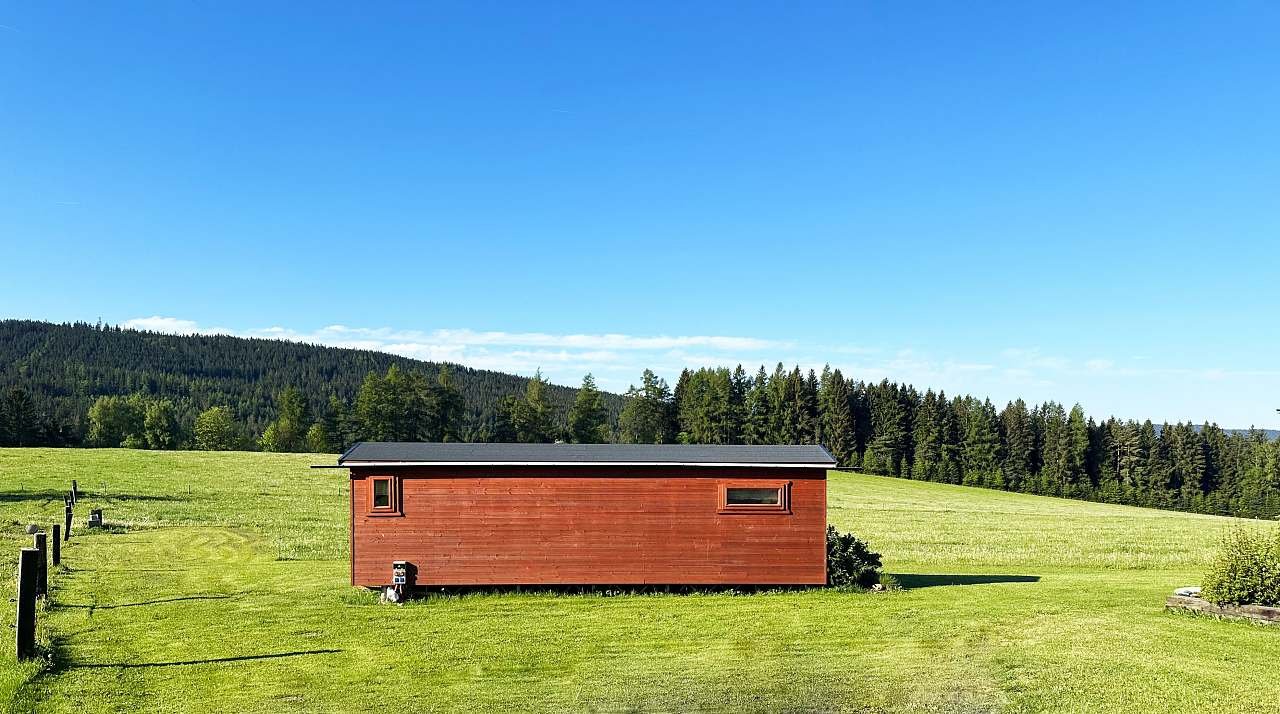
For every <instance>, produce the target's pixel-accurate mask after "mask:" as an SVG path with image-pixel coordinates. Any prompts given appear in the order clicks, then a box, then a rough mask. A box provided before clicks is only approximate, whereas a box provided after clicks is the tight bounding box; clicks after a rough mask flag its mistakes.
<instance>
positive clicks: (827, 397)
mask: <svg viewBox="0 0 1280 714" xmlns="http://www.w3.org/2000/svg"><path fill="white" fill-rule="evenodd" d="M818 409H819V412H820V414H821V419H820V422H819V435H820V437H821V443H822V445H823V446H825V447H826V449H827V451H829V452H831V455H832V456H833V457H835V459H836V463H838V464H839V465H841V466H851V465H853V456H854V445H855V441H854V430H853V413H852V411H851V410H850V394H849V383H848V382H846V381H845V378H844V376H843V375H841V374H840V370H839V369H836V370H831V369H830V368H824V369H823V370H822V381H821V383H820V384H819V387H818Z"/></svg>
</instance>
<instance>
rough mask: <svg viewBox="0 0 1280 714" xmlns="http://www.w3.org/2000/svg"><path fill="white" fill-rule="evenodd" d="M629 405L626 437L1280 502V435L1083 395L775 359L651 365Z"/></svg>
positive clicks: (1029, 483)
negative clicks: (764, 363)
mask: <svg viewBox="0 0 1280 714" xmlns="http://www.w3.org/2000/svg"><path fill="white" fill-rule="evenodd" d="M628 396H629V397H630V398H629V399H628V401H627V403H626V404H625V405H624V407H623V411H622V420H621V424H620V435H621V436H622V437H623V438H624V440H630V441H646V442H647V441H679V442H686V443H709V444H735V443H741V444H822V445H823V446H825V447H826V448H827V449H828V450H829V451H830V452H831V453H832V455H833V456H835V457H836V459H837V460H838V461H839V463H840V464H841V465H842V466H847V467H852V468H859V469H861V470H864V471H868V472H871V473H877V474H886V475H892V476H901V477H905V478H912V479H919V480H923V481H937V482H942V483H954V484H963V485H967V486H985V487H988V488H998V489H1004V490H1009V491H1019V492H1023V493H1035V494H1042V495H1052V496H1063V497H1067V498H1080V499H1088V500H1097V501H1106V502H1111V503H1125V504H1132V505H1139V506H1152V507H1157V508H1171V509H1178V510H1186V511H1194V512H1200V513H1216V514H1224V515H1228V514H1229V515H1239V516H1246V517H1261V518H1275V517H1277V516H1280V441H1277V440H1273V439H1271V438H1269V437H1268V435H1267V434H1266V433H1265V432H1263V431H1260V430H1250V431H1249V432H1245V433H1239V432H1228V431H1225V430H1223V429H1222V428H1220V427H1218V426H1217V425H1215V424H1207V425H1205V426H1203V427H1197V426H1195V425H1192V424H1190V423H1188V424H1173V425H1169V424H1162V425H1155V424H1152V423H1151V422H1150V421H1146V422H1143V423H1138V422H1135V421H1120V420H1117V419H1114V418H1110V419H1107V420H1105V421H1101V422H1099V421H1096V420H1095V419H1093V418H1092V417H1088V416H1086V415H1085V413H1084V410H1083V409H1082V408H1081V407H1080V406H1079V405H1076V406H1074V407H1072V408H1071V409H1070V410H1068V409H1066V408H1065V407H1064V406H1063V405H1061V404H1057V403H1055V402H1047V403H1044V404H1039V405H1035V406H1028V405H1027V404H1026V403H1025V402H1024V401H1022V400H1021V399H1018V400H1015V401H1013V402H1010V403H1008V404H1006V405H1005V406H1004V407H1003V408H997V407H996V406H995V405H993V404H992V403H991V401H990V400H979V399H976V398H974V397H971V396H967V395H966V396H957V397H951V398H948V397H947V396H946V394H944V393H942V392H936V393H935V392H934V391H933V390H926V391H925V392H924V393H923V394H921V393H920V392H919V391H918V390H917V389H916V388H915V387H913V386H911V385H905V384H896V383H893V382H889V381H882V382H879V383H867V382H861V381H857V380H852V379H847V378H845V377H844V376H843V375H842V374H841V373H840V371H839V370H830V369H825V370H823V372H822V374H820V375H819V374H815V373H814V372H813V371H812V370H810V371H809V372H808V373H802V372H801V371H800V369H799V368H794V369H792V370H790V371H787V370H785V369H784V368H783V366H782V365H781V364H779V365H778V366H777V368H776V369H775V370H774V371H773V373H772V374H769V373H766V371H765V370H764V369H763V368H761V369H760V370H759V371H758V372H756V374H755V375H754V376H749V375H748V374H747V373H746V372H745V371H744V370H743V369H742V367H741V366H739V367H738V368H737V369H735V370H732V371H730V370H728V369H724V368H719V369H699V370H696V371H690V370H685V371H684V372H683V373H682V374H681V375H680V379H679V381H678V382H677V383H676V386H675V389H674V390H670V391H669V392H668V390H667V389H666V385H665V384H664V383H663V382H662V380H659V379H656V378H655V377H653V376H652V374H651V373H649V372H646V373H645V379H644V382H643V384H642V386H641V387H640V388H638V389H633V390H632V392H631V393H630V394H629V395H628Z"/></svg>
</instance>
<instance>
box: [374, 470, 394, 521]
mask: <svg viewBox="0 0 1280 714" xmlns="http://www.w3.org/2000/svg"><path fill="white" fill-rule="evenodd" d="M397 486H398V484H397V483H396V478H395V477H394V476H374V477H373V478H372V479H370V484H369V513H370V515H375V516H386V515H392V516H398V515H400V494H399V493H398V490H399V489H398V488H397Z"/></svg>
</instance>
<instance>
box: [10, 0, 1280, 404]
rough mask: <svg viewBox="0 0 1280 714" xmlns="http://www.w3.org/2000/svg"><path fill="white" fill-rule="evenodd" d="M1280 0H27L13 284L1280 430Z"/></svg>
mask: <svg viewBox="0 0 1280 714" xmlns="http://www.w3.org/2000/svg"><path fill="white" fill-rule="evenodd" d="M1277 20H1280V8H1278V7H1275V6H1270V5H1265V4H1259V5H1240V6H1233V7H1215V8H1212V9H1205V8H1204V7H1203V6H1195V5H1191V4H1185V5H1177V4H1174V5H1162V6H1159V7H1137V8H1134V7H1125V8H1116V7H1114V6H1111V5H1108V4H1103V3H1095V4H1088V3H1086V4H1081V5H1076V6H1072V7H1070V8H1029V7H1023V6H1019V5H1017V4H1012V3H1010V4H998V5H988V6H983V7H978V8H974V7H963V8H962V7H956V6H949V5H946V4H941V3H939V4H936V5H933V6H930V8H929V9H927V10H923V9H921V8H920V7H919V6H913V7H911V8H907V7H895V6H889V7H882V6H837V7H805V8H776V7H768V6H745V7H737V8H735V11H734V12H733V13H732V14H730V13H726V12H724V11H723V8H721V7H719V6H717V5H715V4H697V3H695V4H681V5H678V6H677V5H667V6H662V5H656V6H648V7H644V8H618V7H595V6H590V5H584V6H576V7H575V6H561V7H554V8H547V7H537V8H533V7H520V6H516V7H509V6H467V7H422V6H417V5H412V4H398V3H389V4H386V5H382V6H379V7H378V8H377V9H376V10H375V11H370V12H363V13H362V12H355V11H352V10H350V9H349V8H346V7H344V6H339V5H336V4H324V3H320V4H317V5H315V6H313V7H312V8H311V12H310V13H309V15H308V17H306V18H305V20H301V21H300V20H299V18H298V17H297V16H295V15H294V14H293V13H291V12H290V9H289V8H262V7H258V6H255V5H249V4H242V5H235V4H220V5H218V6H216V7H166V8H163V9H162V10H160V11H156V10H155V9H154V8H144V7H141V6H118V7H107V6H96V5H90V4H85V5H77V6H76V11H74V12H66V11H65V9H62V8H59V7H53V6H45V5H38V6H31V7H13V8H8V9H6V10H4V11H0V107H3V109H0V155H3V156H5V159H4V160H2V161H0V195H3V196H5V200H4V201H0V233H3V234H4V235H5V236H6V238H7V240H6V246H7V247H8V248H9V250H8V251H7V253H8V256H7V257H8V258H9V264H10V265H11V266H12V269H11V270H10V271H9V274H8V275H7V280H6V281H3V282H2V283H0V314H3V315H7V316H11V317H14V318H20V319H35V320H45V321H52V322H71V321H82V322H90V323H91V322H93V321H94V320H102V321H105V322H108V323H111V324H121V325H133V326H136V327H143V328H147V329H153V330H156V331H164V332H175V331H191V332H196V333H201V332H209V331H225V332H227V333H228V334H233V335H237V336H250V337H278V338H282V339H293V340H297V341H313V342H315V343H317V344H328V345H332V346H357V347H365V348H370V349H376V350H379V351H385V352H390V353H392V354H399V355H402V356H408V357H414V358H418V359H427V360H430V361H449V362H455V363H458V364H462V365H466V366H472V367H477V368H482V369H493V370H497V371H503V372H509V373H513V374H518V375H521V376H525V377H527V376H530V375H532V374H533V372H534V370H536V369H541V371H542V373H543V374H544V376H547V377H548V379H550V380H551V381H553V382H555V383H557V384H565V385H567V386H576V385H577V384H578V383H579V382H580V380H581V378H582V375H583V374H585V373H587V372H590V373H592V374H594V375H595V376H596V378H597V380H598V382H599V383H600V385H601V387H602V388H605V389H608V390H609V391H615V392H621V391H625V389H626V387H627V385H629V384H632V383H636V382H638V381H639V377H640V372H641V370H643V369H644V368H646V367H647V368H652V369H653V370H654V371H655V372H656V373H657V374H659V375H660V376H662V377H664V378H665V379H667V381H668V382H670V383H672V384H674V382H675V378H676V377H678V375H679V372H680V369H682V368H685V367H689V368H695V369H696V368H698V367H713V366H729V367H733V366H734V365H736V364H742V365H743V366H744V368H745V367H746V366H747V365H759V364H763V365H765V366H766V367H770V368H771V365H773V364H775V363H777V362H779V361H781V362H783V363H784V364H787V365H788V366H791V365H799V366H800V367H801V368H802V369H810V368H812V369H815V370H820V369H821V368H822V366H823V365H824V364H830V365H831V366H832V367H833V368H839V369H841V371H842V372H843V373H844V375H845V376H846V377H850V378H854V379H861V380H864V381H880V379H890V380H892V381H897V382H905V383H910V384H913V385H915V386H916V387H917V388H919V389H921V390H923V389H926V388H932V389H935V390H945V391H946V392H947V393H948V394H957V393H967V394H972V395H974V396H976V397H979V398H987V397H989V398H990V399H991V400H992V401H993V402H996V403H1004V402H1006V401H1009V400H1011V399H1015V398H1023V399H1025V400H1026V401H1027V402H1028V403H1042V402H1045V401H1056V402H1060V403H1063V404H1068V405H1070V404H1075V403H1079V404H1081V405H1082V406H1083V407H1084V408H1085V410H1086V412H1088V413H1089V414H1091V415H1094V416H1101V415H1115V416H1116V417H1117V418H1122V419H1136V420H1139V421H1142V420H1145V419H1151V420H1152V421H1153V422H1156V423H1162V422H1169V423H1176V422H1191V423H1195V424H1202V423H1205V422H1211V423H1218V424H1223V425H1227V426H1228V428H1233V429H1243V428H1247V427H1249V426H1256V427H1259V428H1265V429H1277V428H1280V416H1277V414H1276V411H1275V409H1276V407H1280V401H1278V400H1277V399H1276V397H1275V396H1274V395H1277V394H1280V367H1277V366H1276V364H1275V355H1276V354H1277V353H1280V336H1278V335H1277V334H1276V332H1275V331H1274V330H1267V329H1265V325H1266V324H1269V318H1270V315H1269V311H1268V309H1267V308H1268V307H1269V303H1268V302H1267V299H1266V298H1267V296H1269V295H1270V294H1271V293H1272V292H1273V291H1274V281H1275V277H1274V276H1275V274H1276V267H1277V266H1278V265H1280V242H1278V241H1276V240H1275V235H1276V233H1277V229H1280V221H1278V220H1277V217H1276V216H1275V213H1274V211H1273V210H1271V208H1270V205H1271V203H1273V202H1274V201H1273V196H1272V194H1273V193H1274V186H1276V185H1278V184H1280V164H1277V163H1276V162H1275V161H1274V159H1273V158H1272V157H1274V156H1276V155H1277V154H1278V153H1280V132H1277V131H1276V130H1275V129H1274V127H1275V126H1276V125H1277V122H1276V119H1277V118H1280V116H1278V115H1280V95H1278V94H1277V92H1276V91H1275V90H1274V89H1273V87H1274V80H1273V78H1274V77H1275V76H1276V74H1277V70H1280V46H1277V45H1276V44H1275V43H1274V42H1273V41H1272V38H1271V37H1270V33H1269V29H1270V28H1272V27H1274V26H1275V24H1276V21H1277ZM90 306H91V307H90ZM752 371H754V370H752Z"/></svg>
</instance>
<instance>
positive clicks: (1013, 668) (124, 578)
mask: <svg viewBox="0 0 1280 714" xmlns="http://www.w3.org/2000/svg"><path fill="white" fill-rule="evenodd" d="M331 458H332V457H322V456H314V455H312V456H308V455H298V456H277V455H263V454H199V453H148V452H131V451H54V450H5V451H0V484H3V486H2V488H0V524H3V525H4V530H3V543H4V545H3V547H4V549H5V550H4V553H3V555H4V558H5V559H6V561H7V562H8V563H10V564H11V563H12V561H13V558H12V553H13V552H15V551H16V547H17V545H18V542H19V541H20V540H26V539H27V537H26V536H24V535H19V530H18V529H19V528H20V526H21V525H22V524H24V523H26V522H28V521H31V520H39V521H41V522H50V523H52V522H53V518H54V517H56V516H57V514H58V513H60V509H61V495H60V492H61V490H63V489H64V488H65V486H66V484H67V483H69V481H70V479H71V478H77V479H78V480H79V481H80V484H81V489H82V490H84V491H86V493H85V495H84V498H83V500H82V502H81V508H80V512H81V513H87V510H88V508H91V507H102V508H104V509H105V511H106V516H107V519H108V520H109V521H112V522H116V523H120V524H122V525H124V526H125V527H124V528H123V529H121V532H110V533H96V534H92V535H89V534H85V533H83V531H81V532H79V533H77V535H76V537H75V538H74V539H73V541H72V544H71V547H70V548H69V550H68V552H67V554H66V561H67V566H68V568H67V569H66V570H65V571H64V572H59V573H55V574H54V582H55V584H56V586H57V590H56V592H55V595H54V598H53V603H52V605H51V607H50V608H49V611H48V612H47V613H45V615H46V616H45V617H44V619H43V621H42V628H43V632H44V633H45V636H46V637H49V639H48V640H47V645H48V646H49V647H50V650H51V652H52V661H51V663H49V664H48V665H47V667H46V668H45V670H44V671H43V673H40V674H39V675H38V676H37V675H36V669H35V667H34V666H32V665H21V666H19V665H17V663H16V662H14V661H13V658H12V653H11V652H6V655H5V657H4V658H0V697H2V698H3V699H0V701H8V702H9V703H10V708H11V709H14V710H19V711H26V710H36V711H71V710H78V709H82V708H85V707H93V708H97V709H104V710H110V711H210V712H212V711H333V712H339V711H352V710H356V709H368V708H379V709H380V708H385V707H392V708H400V709H402V710H405V711H454V710H470V711H498V710H556V711H562V710H570V711H572V710H586V711H589V710H596V711H689V710H705V711H815V710H816V711H833V710H834V711H1046V710H1052V711H1117V712H1119V711H1184V710H1196V709H1205V708H1212V709H1216V710H1219V711H1274V710H1276V709H1277V708H1280V681H1277V678H1276V677H1275V676H1274V673H1275V665H1274V663H1275V662H1276V661H1277V660H1278V658H1280V630H1274V629H1267V628H1263V627H1258V626H1250V625H1247V624H1242V623H1231V622H1220V621H1216V620H1210V619H1204V618H1194V617H1188V616H1179V615H1174V614H1169V613H1166V612H1164V611H1163V610H1162V604H1163V600H1164V597H1165V596H1166V595H1167V594H1168V592H1169V591H1170V590H1171V589H1172V588H1173V587H1175V586H1179V585H1186V584H1192V583H1195V582H1196V581H1197V580H1198V578H1199V574H1200V572H1201V570H1202V569H1203V568H1204V566H1205V564H1206V561H1207V557H1208V556H1209V554H1210V552H1211V551H1212V548H1213V546H1214V544H1215V543H1216V542H1217V540H1218V538H1219V537H1220V535H1221V533H1222V532H1223V530H1224V529H1226V528H1228V527H1231V525H1232V524H1233V522H1232V521H1231V520H1230V519H1222V518H1215V517H1207V516H1195V515H1186V514H1178V513H1169V512H1160V511H1150V510H1143V509H1136V508H1127V507H1119V506H1108V505H1102V504H1088V503H1080V502H1075V501H1065V500H1058V499H1048V498H1039V497H1034V496H1024V495H1019V494H1007V493H999V492H991V491H984V490H976V489H965V488H960V487H951V486H945V485H939V484H928V483H919V482H912V481H901V480H896V479H887V478H880V477H874V476H863V475H856V474H840V473H833V474H832V476H831V481H830V488H829V490H830V504H829V505H830V520H831V522H832V523H834V524H835V525H837V526H838V527H839V528H841V529H842V530H851V531H854V532H856V533H858V534H860V535H862V536H864V537H866V538H868V539H869V540H870V541H871V542H872V544H873V545H874V546H875V547H876V549H877V550H879V551H880V552H881V553H883V554H884V557H885V564H886V568H887V569H888V570H889V571H890V572H893V573H896V574H898V576H899V578H900V579H901V580H902V581H903V583H904V585H906V586H907V589H905V590H903V591H902V592H896V593H888V594H855V593H844V592H833V591H827V590H813V591H801V592H777V593H762V594H754V595H732V594H700V595H657V594H654V595H624V596H617V597H604V596H601V595H571V596H566V595H554V594H546V593H520V594H516V593H507V594H476V595H466V596H460V597H443V598H432V599H428V600H425V601H420V602H414V603H411V604H409V605H407V606H404V607H391V606H382V605H378V604H376V599H375V598H374V597H372V596H370V595H368V594H367V593H364V592H363V591H357V590H353V589H351V588H349V587H348V586H347V585H346V577H347V571H346V568H347V563H346V561H345V548H346V535H347V530H346V529H347V524H346V510H345V505H346V501H345V497H344V495H343V493H344V492H343V488H344V485H345V480H344V479H345V475H344V474H343V473H342V472H337V471H314V470H310V469H307V468H306V467H307V466H308V465H309V464H310V463H315V462H318V461H327V460H330V459H331ZM1251 526H1252V527H1257V525H1256V524H1251ZM7 572H9V573H11V572H12V568H11V567H9V568H7ZM4 586H5V587H8V588H9V591H10V592H12V586H13V583H12V581H11V580H10V581H8V582H7V583H5V584H4ZM12 616H13V613H12V609H11V607H10V609H9V610H7V611H6V613H5V616H4V618H7V619H0V621H5V622H7V623H8V624H10V625H11V624H12ZM10 632H11V630H10Z"/></svg>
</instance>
